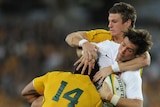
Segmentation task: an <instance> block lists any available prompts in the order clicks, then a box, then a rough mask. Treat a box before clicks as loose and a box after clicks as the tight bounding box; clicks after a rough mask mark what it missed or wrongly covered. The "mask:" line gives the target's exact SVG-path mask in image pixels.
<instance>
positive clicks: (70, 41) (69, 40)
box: [65, 34, 74, 47]
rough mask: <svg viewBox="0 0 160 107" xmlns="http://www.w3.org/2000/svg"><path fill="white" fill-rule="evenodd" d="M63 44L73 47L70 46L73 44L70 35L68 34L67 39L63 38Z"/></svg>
mask: <svg viewBox="0 0 160 107" xmlns="http://www.w3.org/2000/svg"><path fill="white" fill-rule="evenodd" d="M65 42H66V43H67V44H68V45H69V46H71V47H74V45H73V44H72V42H73V37H72V35H71V34H68V35H67V37H66V38H65Z"/></svg>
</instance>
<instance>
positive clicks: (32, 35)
mask: <svg viewBox="0 0 160 107" xmlns="http://www.w3.org/2000/svg"><path fill="white" fill-rule="evenodd" d="M122 1H125V2H128V3H131V4H132V5H133V6H134V7H135V8H136V10H137V13H138V18H137V22H136V27H137V28H145V29H147V30H149V31H150V33H151V34H152V35H153V42H154V45H153V48H152V50H151V57H152V63H151V66H149V67H147V68H145V69H144V74H143V77H142V78H143V93H144V107H159V105H160V79H159V76H160V66H159V64H160V54H159V52H160V27H159V26H160V20H159V19H160V14H159V12H158V11H159V9H160V8H159V5H160V1H159V0H122ZM115 2H119V0H0V107H11V106H12V107H29V104H27V103H26V102H25V101H24V99H23V98H22V96H21V95H20V92H21V90H22V88H23V87H24V86H25V85H26V84H27V83H28V82H29V81H31V80H32V79H33V78H34V77H36V76H39V75H42V74H44V73H45V72H47V71H51V70H66V71H70V70H72V69H73V68H72V64H73V62H74V61H75V60H76V55H75V50H74V49H73V48H71V47H69V46H68V45H67V44H66V43H65V41H64V39H65V37H66V35H67V34H69V33H71V32H74V31H78V30H90V29H96V28H105V29H107V25H108V20H107V15H108V9H109V8H110V7H111V6H112V5H113V4H114V3H115Z"/></svg>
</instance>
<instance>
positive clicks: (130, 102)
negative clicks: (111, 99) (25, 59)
mask: <svg viewBox="0 0 160 107" xmlns="http://www.w3.org/2000/svg"><path fill="white" fill-rule="evenodd" d="M116 107H143V102H142V101H141V100H138V99H128V98H120V99H119V101H118V103H117V105H116Z"/></svg>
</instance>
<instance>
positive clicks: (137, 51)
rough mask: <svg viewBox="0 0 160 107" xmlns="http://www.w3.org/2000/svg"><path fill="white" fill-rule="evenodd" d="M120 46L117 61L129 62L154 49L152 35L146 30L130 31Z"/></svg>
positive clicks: (125, 34) (126, 33)
mask: <svg viewBox="0 0 160 107" xmlns="http://www.w3.org/2000/svg"><path fill="white" fill-rule="evenodd" d="M124 36H125V37H124V39H123V41H122V42H121V44H120V47H119V50H118V55H117V59H118V60H120V61H127V60H131V59H133V58H135V57H136V56H137V55H141V54H143V53H144V52H146V51H149V50H150V49H151V47H152V44H153V43H152V40H151V35H150V34H149V32H148V31H147V30H144V29H129V30H128V31H127V32H125V33H124Z"/></svg>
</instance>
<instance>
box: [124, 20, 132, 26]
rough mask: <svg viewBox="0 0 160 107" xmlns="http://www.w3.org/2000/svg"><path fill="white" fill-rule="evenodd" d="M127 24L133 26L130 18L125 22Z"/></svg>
mask: <svg viewBox="0 0 160 107" xmlns="http://www.w3.org/2000/svg"><path fill="white" fill-rule="evenodd" d="M125 24H126V26H127V27H128V28H129V27H130V26H131V19H128V20H127V21H126V22H125Z"/></svg>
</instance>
